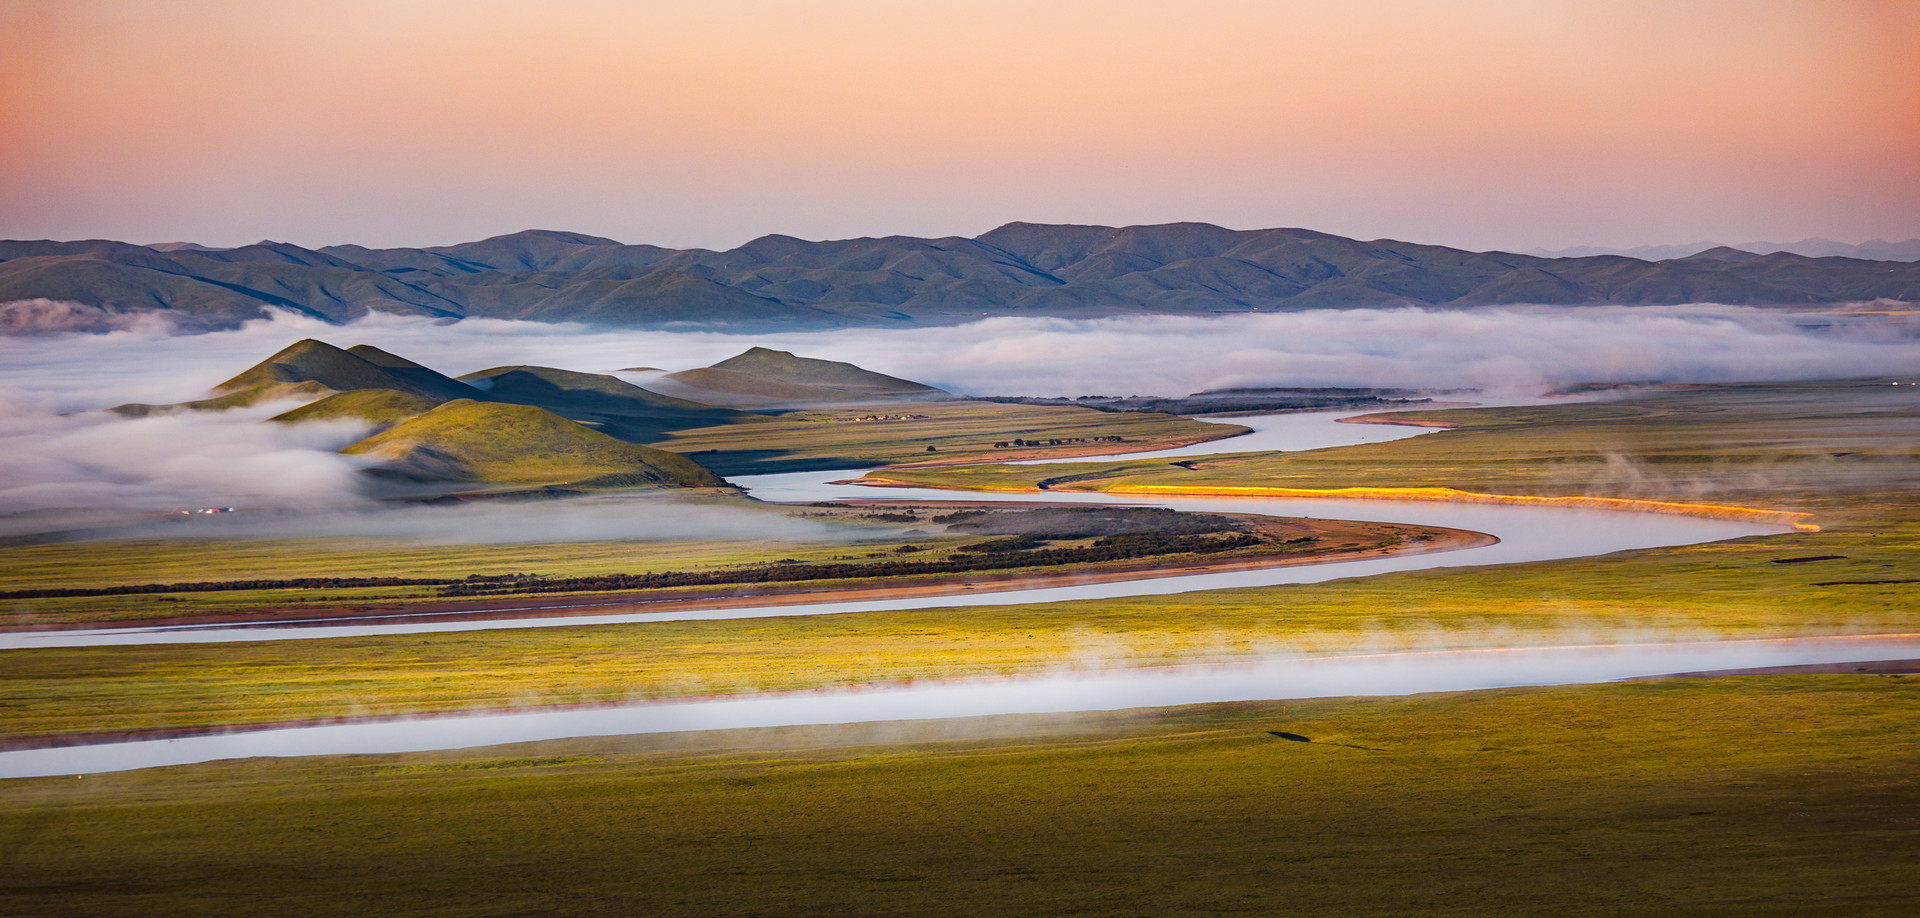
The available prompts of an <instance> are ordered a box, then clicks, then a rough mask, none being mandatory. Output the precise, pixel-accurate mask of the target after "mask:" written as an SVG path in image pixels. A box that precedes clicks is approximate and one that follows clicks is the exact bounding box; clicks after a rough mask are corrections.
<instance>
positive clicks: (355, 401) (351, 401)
mask: <svg viewBox="0 0 1920 918" xmlns="http://www.w3.org/2000/svg"><path fill="white" fill-rule="evenodd" d="M439 404H441V403H440V402H438V401H436V400H434V399H430V398H425V397H423V396H419V395H414V394H413V393H411V392H398V391H395V390H393V389H355V390H353V391H351V392H335V393H334V394H332V395H329V396H327V397H326V398H323V399H321V400H319V401H317V402H312V403H310V404H306V405H301V406H300V407H298V408H295V409H293V410H292V411H286V412H282V413H280V414H277V415H274V416H273V418H272V420H275V421H281V422H285V423H298V422H301V421H322V420H334V419H339V418H358V419H360V420H363V421H371V422H373V423H374V424H377V425H379V426H380V428H381V429H383V430H384V429H386V428H388V427H392V426H393V425H395V424H398V423H400V422H401V421H404V420H406V419H408V418H411V417H414V416H415V415H421V414H426V413H427V412H429V411H432V410H433V409H434V407H435V406H436V405H439Z"/></svg>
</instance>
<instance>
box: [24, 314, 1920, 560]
mask: <svg viewBox="0 0 1920 918" xmlns="http://www.w3.org/2000/svg"><path fill="white" fill-rule="evenodd" d="M30 305H32V306H33V308H34V309H38V310H40V311H42V312H46V311H49V310H52V311H58V310H59V309H64V308H65V306H63V305H62V304H57V303H47V304H30ZM21 308H26V307H21ZM62 314H63V315H68V314H70V317H71V318H73V319H74V322H75V327H81V328H89V329H93V330H92V331H85V332H82V331H75V332H69V333H62V334H51V335H41V336H33V337H7V336H0V457H4V459H5V462H4V463H0V469H3V470H0V518H4V520H5V522H3V523H0V534H5V533H6V532H8V531H15V532H17V531H43V530H44V529H45V528H46V527H45V525H44V524H45V521H44V520H41V519H39V518H38V517H37V516H36V514H40V513H44V512H46V511H52V510H64V511H71V512H73V513H75V514H78V516H76V517H75V518H76V519H79V518H83V517H85V516H86V515H87V514H88V513H90V512H94V511H101V512H107V511H110V512H111V513H113V514H122V515H124V514H128V513H136V514H138V513H155V512H163V511H168V510H172V509H176V508H178V509H198V508H206V507H239V508H241V509H244V510H246V511H248V512H249V513H251V514H253V516H252V517H251V520H252V522H253V523H255V524H257V525H259V526H261V527H264V528H261V529H258V530H246V529H244V525H246V524H244V523H243V522H242V521H240V520H238V519H236V520H232V521H229V520H221V521H218V524H219V525H220V526H228V527H233V528H232V529H231V530H229V531H233V532H250V533H252V534H256V535H268V534H274V533H277V532H281V531H284V530H288V529H289V528H291V529H293V530H296V531H297V530H302V529H304V531H307V532H312V533H341V534H380V533H383V532H388V531H395V532H402V533H403V534H405V536H406V537H417V538H439V537H444V536H447V535H449V534H457V533H459V532H461V531H465V532H473V531H475V530H474V527H471V526H467V525H466V524H465V523H464V521H463V520H464V518H460V517H458V515H457V514H454V513H452V512H451V511H449V512H447V513H446V514H445V515H446V516H448V517H450V518H453V519H454V520H455V522H453V523H451V524H449V525H447V526H441V525H438V524H437V523H435V519H436V517H435V515H434V514H426V513H421V514H418V515H415V516H413V517H412V518H413V519H418V520H421V521H423V522H422V523H421V524H420V525H419V526H412V525H411V523H408V522H406V521H403V520H402V518H401V515H400V514H395V513H383V514H377V515H369V514H368V513H367V512H366V511H367V510H368V509H369V508H370V507H372V506H374V505H373V504H371V503H370V502H369V500H368V498H367V495H366V493H365V490H364V488H363V487H362V479H361V476H360V475H359V474H358V471H359V469H360V467H361V465H360V462H359V460H355V459H351V458H349V457H345V456H341V455H339V454H337V453H335V452H333V450H335V449H337V448H338V447H339V446H341V445H344V444H345V443H349V442H352V440H353V439H355V438H356V437H357V436H358V435H359V434H360V433H361V429H359V428H357V427H356V426H355V425H351V424H325V423H322V424H306V425H299V426H294V427H287V426H284V425H277V424H265V423H261V421H262V419H263V418H264V417H266V416H268V415H269V414H270V413H271V411H272V410H278V409H280V408H284V407H285V406H283V405H282V406H271V410H270V409H269V408H267V407H263V408H259V409H253V410H243V411H236V412H227V413H225V414H220V415H214V414H192V415H173V416H165V417H152V418H145V419H124V418H119V417H117V416H111V415H102V414H86V415H81V416H74V417H67V416H63V413H68V412H88V411H92V410H94V409H100V408H105V407H108V406H111V405H115V404H120V403H124V402H130V401H138V402H147V403H168V402H177V401H184V400H189V399H193V398H199V397H203V396H205V395H206V394H207V393H208V391H209V390H210V389H211V387H212V386H214V385H215V384H217V383H218V382H220V381H221V380H222V379H225V378H227V377H229V376H231V375H233V374H235V373H237V372H239V371H241V370H243V369H245V368H246V367H248V366H251V365H252V364H254V363H256V362H258V361H260V360H262V359H264V358H265V357H267V356H268V355H270V354H272V353H273V352H274V351H277V350H279V349H280V348H282V347H284V346H286V345H287V344H290V343H292V342H294V341H296V340H298V339H300V338H303V337H318V338H321V339H322V340H326V341H329V342H332V343H335V344H339V345H343V346H344V345H351V344H356V343H369V344H373V345H376V346H379V347H381V348H384V349H386V350H389V351H392V352H394V353H397V354H400V355H402V356H405V357H408V358H411V359H414V360H417V361H419V362H421V363H424V364H426V365H428V366H431V367H433V368H435V369H438V370H441V371H442V372H446V373H449V374H460V373H466V372H471V371H473V370H478V369H483V368H487V367H492V366H500V365H511V364H540V365H548V366H557V367H563V368H567V369H573V370H583V371H589V372H613V371H618V370H622V369H624V368H628V367H635V366H657V367H665V368H667V369H684V368H689V367H695V366H703V365H706V364H709V363H713V362H715V361H718V360H721V359H724V358H726V357H729V356H732V355H733V354H736V353H739V352H740V351H742V350H744V349H746V348H747V347H750V346H754V345H762V346H768V347H774V348H780V349H784V350H791V351H793V352H795V353H798V354H802V355H805V356H813V357H823V358H829V359H835V360H845V361H850V362H853V363H857V364H859V365H861V366H864V367H868V368H871V369H874V370H878V371H880V372H884V373H890V374H893V375H897V376H902V377H907V378H911V379H917V380H921V381H925V382H930V383H934V384H937V385H941V386H944V387H947V388H949V389H952V390H954V391H956V392H962V393H966V394H980V395H1083V394H1110V395H1134V394H1139V395H1183V394H1186V393H1190V392H1195V391H1201V390H1206V389H1214V388H1223V387H1232V386H1366V387H1400V388H1429V389H1481V390H1485V391H1488V392H1493V393H1502V394H1509V395H1510V394H1512V393H1521V394H1529V395H1530V394H1536V393H1538V392H1540V391H1542V390H1544V389H1547V388H1551V387H1554V386H1558V385H1562V384H1566V383H1572V382H1581V381H1623V380H1634V381H1640V380H1659V381H1671V382H1708V381H1733V380H1760V379H1802V378H1826V377H1857V376H1872V375H1886V374H1897V373H1905V372H1911V370H1912V368H1913V367H1915V366H1920V334H1916V326H1915V325H1914V324H1913V323H1912V322H1909V321H1907V320H1905V319H1903V318H1901V317H1890V316H1857V317H1846V316H1839V315H1835V314H1820V315H1818V316H1817V317H1816V316H1815V315H1814V314H1794V313H1788V312H1782V311H1779V310H1763V309H1751V308H1741V307H1720V306H1705V307H1632V308H1627V307H1592V308H1555V309H1546V308H1519V307H1512V308H1494V309H1478V310H1457V311H1448V310H1421V309H1391V310H1327V311H1317V312H1301V313H1284V314H1269V315H1244V316H1230V317H1218V318H1190V317H1166V316H1159V317H1134V318H1121V319H1099V320H1067V319H1014V318H1000V319H987V320H982V321H980V322H975V323H971V324H968V325H964V326H959V327H952V328H902V329H847V330H836V331H818V332H783V333H770V334H761V335H751V336H748V335H729V334H721V333H717V332H710V331H609V330H603V329H592V328H587V327H583V326H579V325H567V324H541V323H530V322H514V321H502V320H485V319H480V320H473V319H470V320H466V321H462V322H457V323H449V322H445V321H435V320H427V319H421V318H412V317H400V316H392V315H380V314H376V315H374V316H371V317H369V318H367V319H364V320H361V321H358V322H355V323H353V324H351V325H349V326H346V327H340V326H333V325H328V324H325V323H323V322H320V321H318V320H314V319H308V318H302V317H298V316H293V315H289V314H284V313H280V314H275V315H273V316H271V317H269V318H264V319H261V320H258V321H254V322H249V323H247V324H246V325H244V326H243V327H241V328H239V329H236V330H231V331H223V332H215V333H208V334H198V335H176V334H172V333H171V329H170V328H169V327H168V326H167V324H166V323H164V322H158V321H156V322H132V323H127V324H125V327H112V328H110V330H107V331H98V330H97V329H98V327H99V326H97V325H88V324H87V323H88V322H90V321H92V318H99V317H98V316H92V318H89V316H91V314H90V313H86V312H85V310H77V311H74V310H69V312H68V313H62ZM111 324H112V323H109V325H111ZM630 376H631V378H633V379H636V380H640V381H644V378H645V375H644V374H637V375H636V374H630ZM1229 448H1230V445H1229ZM322 511H332V512H335V513H344V514H345V516H343V517H341V518H340V519H338V520H335V521H333V522H328V521H327V520H324V519H321V518H319V517H318V516H316V514H319V513H321V512H322ZM468 512H472V513H476V514H479V513H484V512H487V511H468ZM492 512H494V513H499V514H508V513H511V514H513V515H516V516H518V515H520V514H521V511H520V510H519V509H517V508H516V509H514V510H511V511H508V510H495V511H492ZM288 513H293V514H299V518H298V520H297V524H290V523H289V521H288V519H287V518H286V517H285V516H284V514H288ZM273 514H282V516H280V517H278V518H275V517H274V516H273ZM583 514H584V515H583V516H582V520H585V521H586V522H581V523H579V524H577V526H576V524H573V523H568V522H564V521H557V520H556V521H550V522H549V523H547V524H541V526H543V527H544V528H539V529H538V530H537V531H542V532H544V531H556V532H566V531H571V530H576V529H577V531H578V532H581V533H591V535H579V536H561V537H582V538H585V537H614V535H607V534H609V533H612V534H618V533H627V532H635V531H645V530H650V529H659V528H660V527H661V526H664V525H665V524H664V522H655V521H640V522H632V521H627V520H622V519H617V518H616V517H618V514H611V513H610V514H608V515H607V518H606V519H604V520H602V521H601V522H600V523H594V522H592V520H593V518H594V517H593V515H592V514H591V513H587V512H585V511H583ZM561 515H562V514H555V516H561ZM640 515H641V516H650V515H649V514H640ZM375 516H377V519H378V523H379V525H377V526H371V527H360V528H358V529H356V524H354V523H353V522H351V520H352V519H353V518H362V517H364V518H368V519H372V518H374V517H375ZM529 518H530V519H531V518H532V516H531V515H529ZM663 519H664V517H663ZM23 527H24V528H23ZM731 528H733V527H730V526H722V527H720V530H721V531H725V530H730V529H731ZM168 531H173V530H168ZM207 531H213V528H212V527H209V528H208V529H207ZM673 531H682V530H673Z"/></svg>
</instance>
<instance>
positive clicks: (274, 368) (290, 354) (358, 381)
mask: <svg viewBox="0 0 1920 918" xmlns="http://www.w3.org/2000/svg"><path fill="white" fill-rule="evenodd" d="M302 383H314V384H317V385H319V386H323V387H325V388H327V389H331V390H333V391H336V392H348V391H352V390H355V389H391V390H393V391H396V392H405V393H408V394H410V395H416V396H419V397H421V398H426V399H431V400H432V401H434V402H435V403H436V404H437V403H439V402H444V401H448V400H450V399H457V398H472V397H474V396H475V395H477V394H478V392H477V391H476V390H475V389H474V388H473V387H472V386H469V385H467V384H466V383H463V382H460V381H458V380H455V379H453V378H451V377H448V376H444V375H441V374H440V373H436V372H434V371H433V370H429V369H427V368H426V367H423V366H421V365H419V364H417V363H414V362H413V361H411V360H407V359H405V358H403V357H396V356H394V355H392V354H389V353H387V352H386V351H383V350H381V349H379V348H377V347H374V346H372V345H368V344H356V345H354V346H353V347H351V348H347V349H345V350H342V349H340V348H337V347H334V346H333V345H331V344H328V343H326V342H324V341H317V340H315V339H313V338H306V339H302V340H300V341H297V342H295V343H293V344H291V345H288V346H287V347H286V348H284V349H283V350H281V351H280V352H279V353H277V354H274V355H273V356H272V357H268V358H267V359H266V360H263V361H261V362H260V363H257V364H255V365H253V366H252V367H250V368H248V369H247V370H245V371H243V372H241V373H240V374H239V375H238V376H235V377H233V378H232V379H229V380H227V381H226V382H223V383H221V384H219V385H218V386H215V387H214V391H215V392H219V393H222V394H225V395H234V394H238V393H249V392H250V393H260V396H258V397H264V396H265V394H268V393H277V392H280V391H283V390H284V389H285V388H286V387H289V386H297V385H300V384H302Z"/></svg>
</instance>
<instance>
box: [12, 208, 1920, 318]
mask: <svg viewBox="0 0 1920 918" xmlns="http://www.w3.org/2000/svg"><path fill="white" fill-rule="evenodd" d="M1883 248H1884V250H1885V251H1887V252H1889V253H1891V252H1893V248H1887V247H1883ZM1854 251H1863V252H1864V251H1875V252H1878V251H1882V249H1856V250H1854ZM1903 251H1904V250H1903ZM1753 254H1755V255H1757V256H1758V257H1754V258H1743V259H1738V260H1728V259H1702V258H1700V257H1698V253H1695V254H1692V255H1688V256H1686V257H1676V258H1665V259H1661V260H1644V259H1640V258H1632V257H1627V256H1624V255H1612V254H1594V255H1588V256H1584V257H1543V256H1540V255H1528V254H1514V253H1508V252H1469V251H1464V250H1460V249H1452V248H1447V247H1444V246H1433V245H1419V244H1415V243H1407V242H1400V241H1396V240H1391V239H1378V240H1373V241H1364V242H1363V241H1360V240H1355V239H1348V238H1345V237H1342V236H1335V235H1331V234H1328V233H1319V232H1314V231H1312V230H1305V229H1261V230H1230V229H1225V228H1223V227H1218V226H1212V225H1209V224H1204V223H1172V224H1162V225H1155V226H1126V227H1110V226H1077V225H1050V224H1033V223H1010V224H1007V225H1005V226H1002V227H1000V228H998V229H995V230H993V231H991V232H988V233H984V234H982V235H980V236H977V237H973V238H963V237H957V236H949V237H943V238H938V239H923V238H916V237H909V236H889V237H884V238H863V239H843V240H829V241H820V242H814V241H807V240H801V239H796V238H793V237H791V236H778V235H774V236H765V237H762V238H759V239H755V240H753V241H752V242H749V243H747V244H745V245H743V246H740V247H739V248H735V249H729V250H727V251H719V252H716V251H711V250H707V249H667V248H662V247H660V246H651V245H623V244H621V243H618V242H615V241H614V240H611V239H606V238H603V237H599V236H588V235H583V234H579V233H567V232H556V231H550V230H528V231H525V232H520V233H512V234H508V235H505V236H496V237H493V238H490V239H483V240H480V241H478V242H469V243H463V244H460V245H451V246H437V247H431V248H396V249H371V248H366V247H363V246H356V245H340V246H328V247H325V248H321V249H305V248H301V247H299V246H294V245H288V244H285V243H276V242H262V243H259V244H256V245H250V246H242V247H239V248H233V249H209V248H206V247H198V246H190V245H182V244H166V245H163V246H159V247H148V246H136V245H130V244H128V243H123V242H112V241H106V240H83V241H77V242H55V241H48V240H34V241H7V242H0V309H4V306H5V304H7V303H14V302H33V301H41V300H45V301H53V302H67V303H78V304H81V305H84V306H89V307H98V308H100V309H103V310H105V311H106V312H107V313H109V314H111V315H122V314H130V313H158V314H162V315H166V316H170V317H173V318H174V319H175V320H176V323H177V324H178V325H180V326H181V327H183V328H186V329H190V330H191V329H206V328H229V327H233V326H234V325H237V324H238V323H240V322H242V321H245V320H246V319H249V318H253V317H256V316H258V315H260V314H261V312H262V310H265V309H283V310H289V311H293V312H297V313H300V314H303V315H307V316H311V317H315V318H320V319H323V320H326V321H329V322H344V321H347V320H351V319H354V318H357V317H360V316H364V315H366V314H367V313H368V312H371V311H376V310H377V311H382V312H392V313H403V314H414V315H425V316H433V317H448V318H463V317H469V316H484V317H496V318H514V319H528V320H535V321H563V320H564V321H584V322H592V323H596V324H601V325H608V326H622V327H645V328H661V327H707V328H724V329H730V330H753V329H767V330H770V329H782V328H827V327H842V326H871V325H940V324H953V323H958V322H964V321H971V320H974V319H978V318H981V317H982V316H988V315H1026V316H1076V317H1093V316H1113V315H1136V314H1187V315H1214V314H1223V313H1236V312H1248V311H1254V310H1275V309H1290V310H1292V309H1316V308H1359V307H1376V306H1479V305H1497V304H1506V303H1531V304H1539V305H1580V304H1619V305H1671V304H1681V303H1694V302H1715V303H1727V304H1735V305H1759V306H1767V305H1775V306H1800V307H1804V306H1807V305H1809V304H1814V305H1817V304H1832V303H1847V302H1868V301H1873V300H1891V301H1895V302H1915V301H1920V262H1911V261H1871V260H1866V259H1862V258H1847V257H1808V256H1805V255H1797V254H1793V253H1792V252H1785V251H1779V252H1772V253H1753ZM32 321H33V313H32V312H31V311H21V318H20V320H19V321H17V322H16V321H9V322H0V329H5V330H7V331H10V332H21V331H25V332H32V331H35V330H36V329H35V328H34V327H33V326H32ZM48 330H57V329H51V328H49V329H48Z"/></svg>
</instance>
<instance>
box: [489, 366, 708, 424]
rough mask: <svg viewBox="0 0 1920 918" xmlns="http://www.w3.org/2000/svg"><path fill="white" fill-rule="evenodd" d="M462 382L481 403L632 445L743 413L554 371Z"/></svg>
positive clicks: (500, 373) (494, 372)
mask: <svg viewBox="0 0 1920 918" xmlns="http://www.w3.org/2000/svg"><path fill="white" fill-rule="evenodd" d="M460 380H461V381H462V382H464V383H466V384H468V385H470V386H472V387H474V388H475V389H478V390H480V392H481V395H480V396H479V397H480V398H484V399H486V400H487V401H494V402H508V403H512V404H516V405H535V406H538V407H541V408H545V409H547V410H549V411H552V412H553V413H555V414H558V415H560V416H561V417H564V418H567V419H569V420H572V421H577V422H579V423H581V424H585V425H586V426H588V427H591V428H593V429H595V430H598V431H600V432H602V433H605V434H607V435H609V436H612V437H614V438H616V439H620V440H625V441H627V442H629V443H649V442H652V441H654V440H658V439H660V438H661V437H662V436H663V435H665V434H666V433H668V432H670V431H675V430H684V429H686V428H689V427H706V426H711V425H714V424H724V423H726V422H728V421H730V420H732V419H733V418H735V417H736V416H737V415H738V414H739V412H737V411H734V410H732V409H729V408H721V407H716V406H714V405H710V404H702V403H700V402H693V401H688V400H686V399H679V398H673V397H671V396H666V395H661V394H659V393H657V392H649V391H648V390H646V389H642V388H640V387H639V386H636V385H633V384H632V383H629V382H627V381H625V380H622V379H619V378H617V377H613V376H606V375H602V374H598V373H579V372H575V371H573V370H560V369H555V368H553V367H534V366H510V367H494V368H492V369H487V370H480V371H478V372H475V373H468V374H466V375H464V376H461V377H460Z"/></svg>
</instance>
